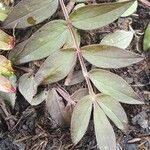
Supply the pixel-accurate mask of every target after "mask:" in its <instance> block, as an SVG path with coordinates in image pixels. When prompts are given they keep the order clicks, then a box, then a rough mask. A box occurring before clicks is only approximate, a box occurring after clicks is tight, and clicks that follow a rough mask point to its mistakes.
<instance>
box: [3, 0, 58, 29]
mask: <svg viewBox="0 0 150 150" xmlns="http://www.w3.org/2000/svg"><path fill="white" fill-rule="evenodd" d="M57 7H58V0H44V1H41V0H32V1H31V0H22V1H21V2H19V3H18V4H17V5H16V6H15V7H14V8H13V10H12V12H11V13H10V14H9V16H8V17H7V19H6V20H5V21H4V23H3V27H4V28H13V27H15V26H16V25H17V26H16V27H17V28H25V27H29V26H33V25H36V24H38V23H40V22H42V21H44V20H45V19H47V18H48V17H51V16H52V15H53V14H54V13H55V11H56V10H57Z"/></svg>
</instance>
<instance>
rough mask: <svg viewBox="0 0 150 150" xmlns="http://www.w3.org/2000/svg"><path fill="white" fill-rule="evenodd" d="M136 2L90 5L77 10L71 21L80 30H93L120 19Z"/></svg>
mask: <svg viewBox="0 0 150 150" xmlns="http://www.w3.org/2000/svg"><path fill="white" fill-rule="evenodd" d="M133 2H134V1H125V2H116V3H104V4H98V5H89V6H84V7H81V8H79V9H77V10H75V11H74V12H73V13H72V14H71V15H70V20H71V22H72V24H73V26H75V27H76V28H78V29H83V30H92V29H97V28H100V27H103V26H105V25H108V24H110V23H112V22H113V21H115V20H116V19H118V18H119V17H120V16H121V15H122V13H124V12H125V11H126V10H127V8H129V7H130V6H131V5H132V4H133Z"/></svg>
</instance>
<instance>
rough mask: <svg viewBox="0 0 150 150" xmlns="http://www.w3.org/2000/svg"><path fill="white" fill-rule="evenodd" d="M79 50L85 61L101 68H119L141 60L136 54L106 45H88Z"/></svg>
mask: <svg viewBox="0 0 150 150" xmlns="http://www.w3.org/2000/svg"><path fill="white" fill-rule="evenodd" d="M81 50H82V54H83V57H84V58H85V59H86V60H87V61H89V62H90V63H91V64H93V65H95V66H97V67H101V68H121V67H126V66H129V65H131V64H134V63H137V62H139V61H141V60H143V57H142V56H140V55H138V54H135V53H132V52H130V51H126V50H123V49H120V48H117V47H113V46H107V45H100V44H95V45H89V46H85V47H82V48H81Z"/></svg>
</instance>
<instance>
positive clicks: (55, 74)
mask: <svg viewBox="0 0 150 150" xmlns="http://www.w3.org/2000/svg"><path fill="white" fill-rule="evenodd" d="M75 63H76V51H75V49H73V48H72V49H71V48H70V49H61V50H58V51H55V52H53V54H51V55H50V56H49V57H48V58H47V59H46V60H45V62H44V63H43V65H42V66H41V67H40V69H39V71H38V72H37V73H36V74H35V81H36V83H37V85H39V84H40V83H44V84H47V83H54V82H57V81H59V80H61V79H63V78H64V77H66V76H67V75H68V73H69V72H70V70H71V69H72V68H73V66H74V65H75Z"/></svg>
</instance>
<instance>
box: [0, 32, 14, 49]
mask: <svg viewBox="0 0 150 150" xmlns="http://www.w3.org/2000/svg"><path fill="white" fill-rule="evenodd" d="M14 45H15V38H14V37H12V36H10V35H8V34H7V33H5V32H4V31H2V30H0V49H2V50H11V49H12V48H13V47H14Z"/></svg>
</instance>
